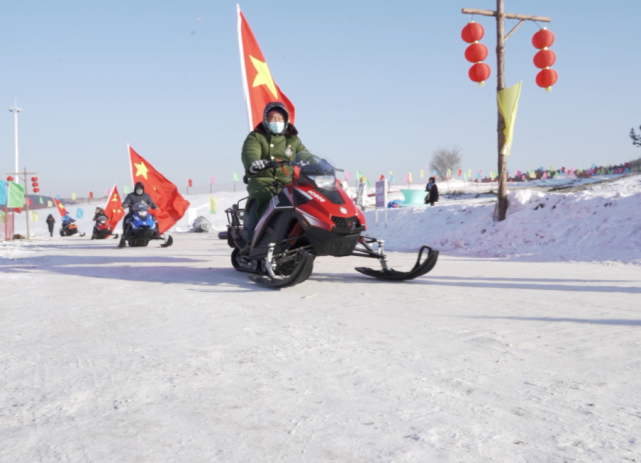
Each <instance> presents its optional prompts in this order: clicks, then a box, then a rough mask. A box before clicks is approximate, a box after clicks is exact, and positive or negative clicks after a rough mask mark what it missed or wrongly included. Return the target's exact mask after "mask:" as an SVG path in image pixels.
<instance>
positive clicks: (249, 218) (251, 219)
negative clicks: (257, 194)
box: [243, 200, 260, 245]
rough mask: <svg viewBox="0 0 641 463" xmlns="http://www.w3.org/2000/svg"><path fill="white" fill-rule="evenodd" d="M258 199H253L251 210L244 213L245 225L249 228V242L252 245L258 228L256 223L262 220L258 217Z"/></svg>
mask: <svg viewBox="0 0 641 463" xmlns="http://www.w3.org/2000/svg"><path fill="white" fill-rule="evenodd" d="M257 212H258V201H256V200H253V201H252V203H251V204H250V205H249V210H246V211H245V215H244V219H243V220H244V222H245V223H244V224H243V225H244V227H245V230H247V243H248V244H249V245H251V242H252V240H253V239H254V231H255V230H256V225H258V222H259V221H260V217H258V214H257Z"/></svg>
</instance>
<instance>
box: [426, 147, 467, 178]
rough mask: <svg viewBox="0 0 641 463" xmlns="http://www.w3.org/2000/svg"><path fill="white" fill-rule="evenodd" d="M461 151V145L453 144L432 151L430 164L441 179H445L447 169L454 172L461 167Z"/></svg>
mask: <svg viewBox="0 0 641 463" xmlns="http://www.w3.org/2000/svg"><path fill="white" fill-rule="evenodd" d="M461 151H463V149H462V148H461V147H459V146H458V145H453V146H452V147H451V148H439V149H437V150H436V151H434V152H433V153H432V161H431V163H430V166H431V167H432V169H434V170H435V171H437V172H438V176H439V177H440V178H441V180H446V179H447V169H451V170H452V172H455V171H456V169H458V168H459V167H461V161H462V159H463V156H462V155H461Z"/></svg>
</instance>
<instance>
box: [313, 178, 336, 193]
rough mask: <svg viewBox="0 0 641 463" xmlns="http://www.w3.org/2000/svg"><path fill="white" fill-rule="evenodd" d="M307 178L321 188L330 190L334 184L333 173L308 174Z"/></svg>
mask: <svg viewBox="0 0 641 463" xmlns="http://www.w3.org/2000/svg"><path fill="white" fill-rule="evenodd" d="M308 178H309V179H310V180H311V181H312V182H314V184H315V185H316V186H317V187H318V188H320V189H321V190H331V189H332V188H334V187H335V186H336V177H335V176H333V175H309V176H308Z"/></svg>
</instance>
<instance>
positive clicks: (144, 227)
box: [118, 202, 174, 248]
mask: <svg viewBox="0 0 641 463" xmlns="http://www.w3.org/2000/svg"><path fill="white" fill-rule="evenodd" d="M151 240H161V241H163V243H162V244H161V245H160V246H161V247H163V248H166V247H169V246H171V245H172V244H173V242H174V240H173V238H172V237H171V235H164V234H163V235H161V234H160V233H158V222H157V221H156V218H155V217H154V216H153V215H152V214H151V213H150V212H149V206H148V205H147V204H146V203H144V202H139V203H136V204H134V205H133V214H132V215H131V217H130V218H129V219H127V220H126V221H125V223H124V231H123V232H122V237H121V238H120V243H118V247H119V248H124V247H125V246H126V245H127V244H129V246H147V245H148V244H149V241H151Z"/></svg>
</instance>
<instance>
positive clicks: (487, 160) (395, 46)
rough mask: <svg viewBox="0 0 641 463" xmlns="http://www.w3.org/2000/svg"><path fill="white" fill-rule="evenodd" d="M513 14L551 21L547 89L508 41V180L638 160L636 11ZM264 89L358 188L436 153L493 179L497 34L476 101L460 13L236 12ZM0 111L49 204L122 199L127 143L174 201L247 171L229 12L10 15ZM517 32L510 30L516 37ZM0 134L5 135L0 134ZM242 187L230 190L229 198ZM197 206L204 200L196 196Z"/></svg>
mask: <svg viewBox="0 0 641 463" xmlns="http://www.w3.org/2000/svg"><path fill="white" fill-rule="evenodd" d="M585 5H586V3H585V2H579V1H568V0H566V1H563V2H560V1H558V0H556V1H553V0H541V1H529V0H521V1H518V2H517V1H515V0H507V1H506V11H508V12H515V13H523V14H537V15H542V16H550V17H552V19H553V21H552V23H551V24H550V25H549V26H548V27H549V28H550V29H551V30H552V31H553V32H554V33H555V35H556V42H555V44H554V45H553V47H552V49H553V50H554V51H555V52H556V54H557V57H558V58H557V62H556V64H555V65H554V68H555V69H556V70H557V72H558V73H559V81H558V83H557V84H556V85H555V86H554V90H553V91H552V92H551V93H545V92H544V91H543V90H542V89H540V88H538V87H537V86H536V84H535V83H534V79H535V76H536V72H537V69H536V68H535V67H534V65H533V64H532V58H533V56H534V54H535V52H536V50H535V49H534V48H533V47H532V45H531V38H532V35H533V34H534V33H535V32H536V31H537V30H538V27H537V26H536V25H535V24H534V23H526V24H524V25H523V26H521V28H520V29H519V30H518V31H517V32H516V33H515V34H514V35H513V36H512V37H510V39H509V40H508V42H507V61H506V75H507V84H508V85H512V84H514V83H516V82H518V81H520V80H522V81H523V90H522V95H521V101H520V104H519V113H518V117H517V121H516V128H515V138H514V144H513V147H512V154H511V156H510V157H509V158H508V166H509V169H510V170H512V171H515V170H517V169H520V170H524V169H528V168H534V167H538V166H541V165H543V166H546V167H547V166H550V165H552V166H554V167H561V166H565V167H585V166H590V165H591V164H592V163H597V164H602V163H606V162H607V163H611V164H612V163H619V162H625V161H628V160H631V159H635V158H638V157H639V156H641V150H640V149H638V148H637V149H635V148H634V147H633V146H632V144H631V141H630V139H629V138H628V132H629V131H630V128H631V127H635V128H637V129H638V126H639V125H641V111H639V108H640V107H641V104H640V103H641V92H640V91H639V85H638V78H639V75H641V65H640V64H639V62H638V58H637V55H638V27H637V21H636V19H635V18H636V13H637V12H638V6H639V5H638V2H633V1H623V0H620V1H612V2H607V3H601V4H593V3H590V7H589V8H587V7H586V6H585ZM240 6H241V9H242V10H243V12H244V14H245V16H246V17H247V20H248V22H249V24H250V25H251V27H252V29H253V31H254V34H255V35H256V38H257V40H258V42H259V44H260V46H261V48H262V50H263V53H264V55H265V57H266V59H267V62H268V64H269V66H270V69H271V71H272V74H273V77H274V79H275V81H276V83H277V84H278V85H279V86H280V88H281V90H282V91H283V92H285V94H287V96H288V97H289V98H290V99H291V100H292V102H293V103H294V104H295V105H296V111H297V123H296V125H297V127H298V129H299V132H300V136H301V139H302V140H303V142H304V143H305V145H306V146H307V147H308V148H310V149H311V150H313V151H315V152H317V153H320V154H321V155H324V156H326V157H327V158H329V159H331V160H332V161H333V162H334V163H335V164H336V165H338V166H339V167H342V168H344V169H346V170H349V171H352V172H355V171H356V170H357V169H359V170H361V171H363V172H364V173H365V174H366V175H368V176H369V177H370V178H377V177H378V176H379V175H380V174H381V173H387V172H389V171H390V170H393V171H394V172H395V173H396V176H397V179H398V178H401V177H402V176H403V175H404V174H405V173H406V172H413V175H414V177H415V178H417V177H418V172H419V171H420V169H421V168H424V166H425V165H427V164H429V160H430V157H431V154H432V152H433V151H434V150H435V149H437V148H439V147H447V146H451V145H453V144H458V145H459V146H460V147H462V148H463V156H464V158H463V159H464V162H463V164H464V165H463V167H464V168H465V169H467V168H471V169H474V170H477V169H483V171H484V172H489V171H490V170H495V169H496V151H497V147H496V100H495V98H496V97H495V87H496V80H495V76H496V65H495V57H494V55H493V50H494V47H495V32H494V31H495V21H494V19H493V18H488V17H478V16H477V17H475V19H476V20H477V21H478V22H481V24H483V26H484V27H485V29H486V36H485V37H484V38H483V40H482V42H483V43H485V44H486V45H487V46H488V48H489V49H490V55H489V57H488V59H487V60H486V62H487V63H488V64H489V65H490V66H491V67H492V77H490V79H489V81H488V84H487V85H486V86H485V87H478V86H477V85H476V84H474V83H473V82H471V81H470V80H469V79H468V77H467V70H468V68H469V66H470V64H469V63H468V62H467V61H466V60H465V58H464V56H463V53H464V51H465V47H466V44H465V43H464V42H463V41H462V40H461V38H460V31H461V29H462V28H463V26H464V25H465V24H466V23H467V21H468V20H469V17H468V16H466V15H463V14H461V8H462V7H468V8H484V9H494V7H495V2H494V1H492V0H461V1H460V2H452V1H447V2H425V1H407V2H372V1H349V2H345V1H338V0H326V1H324V2H311V1H310V2H301V1H288V0H282V1H280V2H276V3H274V2H264V1H256V0H248V1H243V2H242V3H241V4H240ZM0 16H1V17H2V18H3V27H2V29H0V34H2V40H1V41H0V59H1V60H2V69H3V71H4V72H3V73H2V74H1V76H0V102H3V104H4V105H5V107H6V108H9V107H10V106H13V103H14V98H17V102H18V106H20V107H22V108H23V109H24V112H23V113H21V114H20V119H19V130H20V166H21V168H22V167H25V166H26V167H28V168H29V169H30V170H35V171H37V172H38V173H39V177H40V180H41V181H40V183H41V186H42V188H41V190H42V193H44V194H61V195H62V196H67V195H69V194H70V192H71V191H75V192H78V194H86V191H89V190H93V191H94V192H96V193H102V194H104V192H105V190H106V188H107V187H109V186H111V185H112V184H113V183H114V182H116V183H117V184H118V185H124V184H125V183H129V166H128V160H127V152H126V144H127V143H130V144H131V145H132V146H133V147H134V149H136V150H137V151H138V152H139V153H140V154H141V155H142V156H143V157H146V158H147V159H148V160H149V161H150V162H151V163H153V164H154V165H155V167H157V168H158V169H159V170H160V171H161V172H162V173H163V174H164V175H165V176H166V177H168V178H169V179H170V180H172V181H173V182H174V183H176V184H177V185H179V187H181V191H184V186H185V184H186V181H187V178H192V179H193V180H194V183H195V186H197V187H202V188H208V183H209V179H210V177H211V176H212V175H215V176H216V178H217V179H218V180H217V181H218V183H220V184H221V186H223V185H222V184H225V183H227V184H229V185H231V179H232V172H234V171H236V172H239V173H240V172H241V171H242V165H241V163H240V149H241V146H242V143H243V140H244V137H245V136H246V135H247V123H246V116H245V112H244V100H243V91H242V85H241V75H240V60H239V54H238V43H237V32H236V2H227V1H222V0H216V1H213V2H212V1H195V0H194V1H188V0H185V1H180V2H176V1H153V2H152V1H119V0H114V1H110V2H87V1H86V0H83V1H64V0H62V1H59V2H48V1H34V0H20V1H17V0H14V1H9V0H7V1H4V2H2V4H1V5H0ZM515 23H516V21H508V24H507V28H508V30H509V29H510V28H511V26H512V25H513V24H515ZM0 122H1V120H0ZM13 152H14V137H13V115H12V114H11V113H9V111H7V110H6V109H5V116H4V122H3V123H0V168H2V169H3V172H7V171H9V170H12V169H13V164H14V161H13ZM239 187H240V185H239ZM204 191H205V190H203V192H204Z"/></svg>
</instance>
